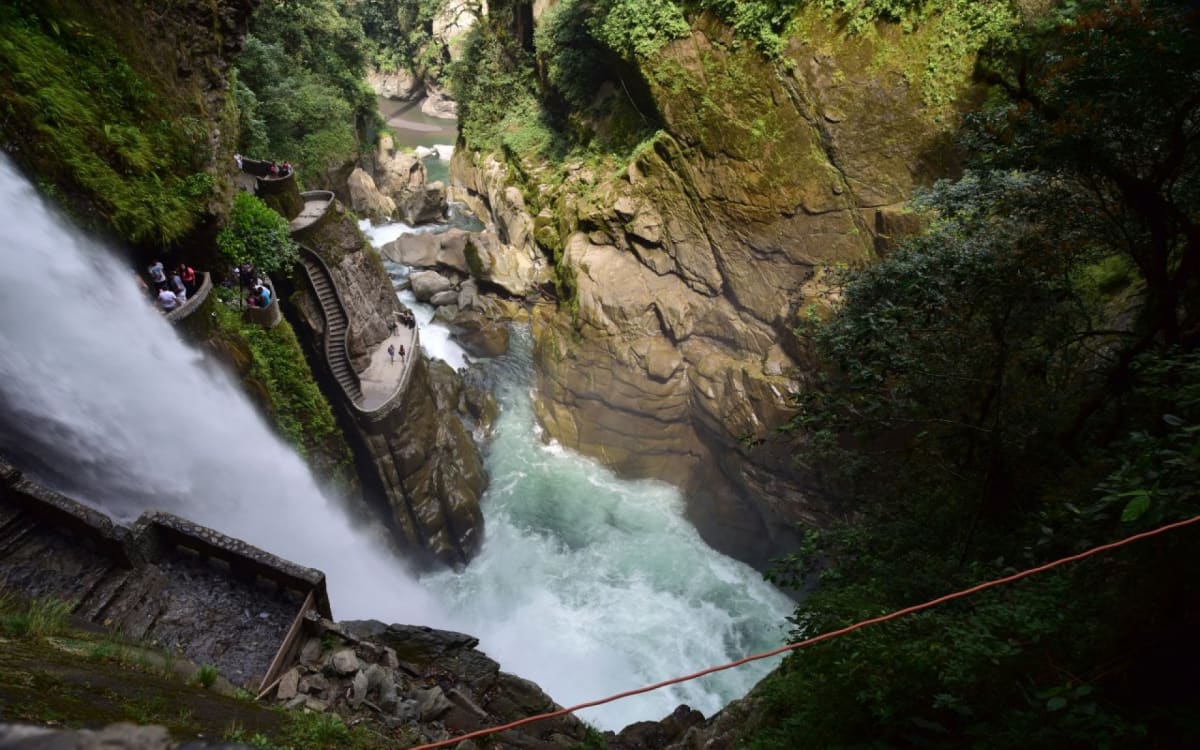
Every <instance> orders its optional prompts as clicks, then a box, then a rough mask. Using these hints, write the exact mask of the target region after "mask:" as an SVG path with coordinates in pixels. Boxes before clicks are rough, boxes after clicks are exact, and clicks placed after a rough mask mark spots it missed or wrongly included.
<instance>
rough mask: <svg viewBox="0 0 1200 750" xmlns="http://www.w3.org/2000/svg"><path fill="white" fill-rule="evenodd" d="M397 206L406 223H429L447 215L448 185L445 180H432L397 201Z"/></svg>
mask: <svg viewBox="0 0 1200 750" xmlns="http://www.w3.org/2000/svg"><path fill="white" fill-rule="evenodd" d="M396 205H397V208H398V209H399V211H400V215H401V216H402V217H403V218H404V222H405V223H406V224H411V225H414V226H415V225H417V224H428V223H429V222H431V221H438V220H440V219H444V218H445V217H446V209H447V207H448V206H447V204H446V185H445V183H443V182H440V181H438V182H430V183H428V184H426V185H424V186H423V187H420V188H417V189H414V190H412V191H411V192H410V193H409V194H408V195H407V196H406V197H405V198H404V199H403V200H399V201H397V204H396Z"/></svg>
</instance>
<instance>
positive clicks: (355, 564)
mask: <svg viewBox="0 0 1200 750" xmlns="http://www.w3.org/2000/svg"><path fill="white" fill-rule="evenodd" d="M0 227H3V229H2V230H0V232H2V235H0V452H3V453H5V454H7V455H8V456H10V457H12V459H13V460H14V461H15V462H17V463H18V464H20V465H21V466H23V467H24V468H26V469H27V470H28V471H29V472H30V473H31V474H33V475H35V476H38V477H39V478H41V479H43V480H45V481H46V483H47V484H50V485H51V486H54V487H55V488H57V489H59V490H61V491H63V492H64V494H67V495H69V496H71V497H74V498H76V499H78V500H81V501H83V502H87V503H90V504H92V505H95V506H97V507H100V508H102V509H103V510H104V511H105V512H107V513H109V514H110V515H112V516H114V517H115V518H117V519H120V520H123V521H130V520H132V519H134V518H136V517H137V516H138V514H140V513H141V512H142V511H143V510H146V509H150V508H155V509H160V510H166V511H170V512H172V513H176V514H178V515H180V516H183V517H185V518H189V519H191V520H194V521H197V522H199V523H202V524H205V525H207V526H211V527H212V528H215V529H217V530H219V531H222V532H224V533H226V534H228V535H230V536H234V537H238V538H240V539H244V540H246V541H248V542H250V543H251V544H254V545H256V546H258V547H261V548H263V549H265V550H268V551H269V552H272V553H274V554H277V555H279V556H281V557H284V558H287V559H289V560H292V561H294V562H296V563H299V564H301V565H306V566H309V567H314V568H318V569H320V570H322V571H324V572H325V574H326V576H327V578H328V586H329V595H330V598H331V600H332V605H333V611H334V615H335V616H336V617H338V618H341V619H352V618H376V619H381V620H386V621H389V622H408V623H422V624H428V625H432V626H443V627H444V626H446V625H447V624H448V623H447V621H446V620H445V617H444V615H443V613H442V611H441V609H440V607H439V606H438V604H437V601H436V600H435V599H434V598H433V597H431V596H430V595H429V594H428V593H427V591H426V590H425V589H424V588H423V587H422V586H420V585H418V584H417V583H416V582H415V581H414V580H413V578H412V577H411V576H409V575H407V574H406V573H405V572H404V570H403V567H402V565H401V563H400V562H399V561H398V560H397V559H396V558H395V557H394V556H393V555H391V554H390V553H388V552H387V551H385V550H384V549H383V548H382V546H380V545H378V544H376V543H375V542H373V541H372V537H371V534H370V533H369V532H366V531H364V530H356V529H355V528H353V527H352V525H351V523H350V520H349V518H348V517H347V516H346V514H345V513H344V512H343V511H342V510H341V509H340V508H338V507H337V506H335V505H334V504H332V503H331V502H330V500H328V499H327V498H326V497H324V496H323V495H322V494H321V492H320V490H319V489H318V487H317V484H316V482H315V481H314V480H313V477H312V476H311V474H310V473H309V470H308V468H307V466H306V465H305V463H304V462H303V461H302V460H301V459H300V458H299V457H298V456H297V455H296V454H295V453H294V452H293V451H292V450H291V449H290V448H289V447H287V446H286V445H284V444H283V443H282V442H280V440H279V439H278V438H276V436H275V435H274V433H272V431H271V429H270V427H268V425H267V424H266V423H265V422H264V421H263V419H262V418H261V417H260V416H259V414H258V413H257V412H256V411H255V409H254V408H253V407H252V406H251V404H250V403H249V401H248V400H247V399H246V398H245V396H244V395H243V394H242V393H241V392H240V390H239V389H238V387H237V386H236V385H235V384H234V383H233V382H232V380H231V379H230V378H229V377H228V376H226V374H225V373H224V372H221V371H217V370H215V369H214V368H212V367H208V366H205V365H204V364H203V356H202V355H201V354H200V353H198V352H197V351H195V350H194V349H191V348H189V347H188V346H187V345H185V344H184V343H183V342H181V341H180V340H179V337H178V335H177V333H176V331H175V329H174V328H172V326H171V325H170V324H169V323H167V322H166V320H165V319H164V318H163V316H162V315H161V314H160V313H159V312H158V311H157V310H155V309H154V307H153V306H152V305H151V303H150V300H149V298H148V297H147V296H146V295H143V294H141V293H140V292H139V291H138V290H137V288H136V286H135V285H134V283H133V271H132V269H130V268H129V267H127V266H125V265H123V264H122V263H121V262H119V261H118V260H117V259H116V258H114V257H113V255H112V254H111V253H110V252H109V251H108V250H107V249H106V248H104V247H103V246H101V245H99V244H98V243H96V242H94V241H92V240H90V239H88V238H86V237H84V236H83V235H82V233H80V232H79V231H78V230H76V229H74V228H71V227H70V225H69V224H68V223H67V222H66V221H64V220H63V218H62V217H60V216H58V215H57V214H55V213H53V212H51V211H49V210H48V209H47V208H46V207H45V206H44V204H43V203H42V201H41V200H40V199H39V198H38V197H37V195H36V194H35V192H34V189H33V187H32V186H31V185H30V184H29V183H28V182H27V181H26V180H25V179H24V178H22V177H21V176H20V175H19V174H18V173H17V172H16V170H15V169H14V168H13V167H12V165H11V164H10V163H9V162H8V160H7V159H6V158H3V157H0Z"/></svg>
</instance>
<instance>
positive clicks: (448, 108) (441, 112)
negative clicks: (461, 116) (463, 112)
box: [421, 84, 458, 120]
mask: <svg viewBox="0 0 1200 750" xmlns="http://www.w3.org/2000/svg"><path fill="white" fill-rule="evenodd" d="M421 112H422V113H423V114H426V115H429V116H430V117H440V118H441V119H443V120H457V119H458V102H456V101H454V100H453V99H451V98H450V94H449V93H448V92H447V91H446V90H445V89H443V88H442V87H441V86H435V85H433V84H430V85H429V86H427V87H426V88H425V99H424V100H423V101H422V102H421Z"/></svg>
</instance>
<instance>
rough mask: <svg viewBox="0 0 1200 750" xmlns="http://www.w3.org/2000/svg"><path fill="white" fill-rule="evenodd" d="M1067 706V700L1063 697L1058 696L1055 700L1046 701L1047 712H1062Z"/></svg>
mask: <svg viewBox="0 0 1200 750" xmlns="http://www.w3.org/2000/svg"><path fill="white" fill-rule="evenodd" d="M1066 706H1067V699H1066V698H1064V697H1062V696H1061V695H1056V696H1054V697H1053V698H1051V699H1050V700H1048V701H1046V710H1047V711H1061V710H1062V709H1064V708H1066Z"/></svg>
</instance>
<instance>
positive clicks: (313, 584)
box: [131, 510, 330, 617]
mask: <svg viewBox="0 0 1200 750" xmlns="http://www.w3.org/2000/svg"><path fill="white" fill-rule="evenodd" d="M131 544H134V545H136V546H137V548H138V553H139V556H141V557H142V558H143V559H146V560H148V561H153V560H155V559H158V558H161V557H163V556H166V555H169V554H180V553H182V554H184V555H194V556H197V557H200V558H202V559H205V560H207V561H209V562H210V563H212V562H216V563H217V564H218V565H220V566H222V567H225V568H226V569H227V570H228V571H229V574H230V575H231V576H233V577H236V578H241V579H243V580H249V581H254V582H255V583H256V585H261V584H262V583H263V582H266V583H269V584H272V585H274V586H275V587H277V588H279V589H284V590H287V591H293V592H296V593H298V594H300V595H301V596H306V595H308V594H312V596H313V604H314V605H315V606H316V609H317V611H318V612H321V613H322V614H325V615H326V616H327V617H328V616H330V614H329V612H330V608H329V594H328V592H327V591H326V589H325V574H324V573H322V572H321V571H319V570H315V569H313V568H305V567H301V566H299V565H296V564H295V563H293V562H289V561H288V560H284V559H283V558H281V557H276V556H275V555H272V554H271V553H270V552H266V551H264V550H261V549H259V548H258V547H255V546H253V545H251V544H247V543H246V542H243V541H242V540H240V539H234V538H233V537H230V536H225V535H224V534H222V533H221V532H219V531H214V530H213V529H210V528H208V527H206V526H201V525H200V524H198V523H193V522H191V521H189V520H187V519H185V518H180V517H179V516H176V515H172V514H171V513H164V512H162V511H157V510H151V511H146V512H145V513H143V514H142V515H141V516H139V517H138V520H137V521H135V522H134V524H133V529H132V534H131Z"/></svg>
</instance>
